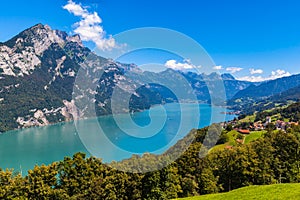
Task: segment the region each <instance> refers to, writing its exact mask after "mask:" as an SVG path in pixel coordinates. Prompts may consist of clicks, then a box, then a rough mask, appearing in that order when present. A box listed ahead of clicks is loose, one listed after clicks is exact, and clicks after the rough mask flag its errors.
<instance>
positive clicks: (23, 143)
mask: <svg viewBox="0 0 300 200" xmlns="http://www.w3.org/2000/svg"><path fill="white" fill-rule="evenodd" d="M195 111H197V112H195ZM226 111H227V110H226V109H225V108H221V107H211V106H210V105H206V104H177V103H173V104H166V105H164V106H155V107H153V108H151V109H150V110H146V111H143V112H139V113H134V114H131V115H130V116H129V118H128V115H125V114H120V115H117V116H114V117H113V116H111V115H110V116H103V117H99V118H97V119H87V120H81V121H78V122H77V123H74V122H68V123H60V124H55V125H50V126H46V127H35V128H28V129H21V130H16V131H10V132H7V133H4V134H1V135H0V167H1V168H3V169H5V168H14V169H15V170H16V171H20V170H22V172H23V173H26V171H27V170H28V169H31V168H33V167H34V165H36V164H37V165H41V164H49V163H51V162H53V161H58V160H62V159H63V158H64V157H65V156H72V155H73V154H74V153H76V152H84V153H86V154H87V155H88V156H89V155H93V156H96V157H101V158H102V159H103V161H104V162H110V161H112V160H122V159H125V158H129V157H131V155H132V154H142V153H144V152H151V153H155V154H160V153H163V152H164V151H166V150H167V149H168V148H170V147H171V146H172V145H174V144H175V143H176V142H177V141H178V140H179V139H182V138H183V137H184V136H185V135H186V134H187V133H189V131H190V130H191V129H193V128H202V127H205V126H208V125H210V124H211V123H216V122H222V121H225V120H226V121H227V120H232V119H233V118H234V117H235V116H234V115H225V114H222V113H223V112H226Z"/></svg>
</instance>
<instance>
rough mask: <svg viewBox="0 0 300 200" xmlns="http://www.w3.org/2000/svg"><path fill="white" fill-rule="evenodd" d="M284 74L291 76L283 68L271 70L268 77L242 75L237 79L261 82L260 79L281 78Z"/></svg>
mask: <svg viewBox="0 0 300 200" xmlns="http://www.w3.org/2000/svg"><path fill="white" fill-rule="evenodd" d="M286 76H291V73H289V72H287V71H285V70H282V69H278V70H276V71H272V73H271V75H270V76H268V77H262V76H244V77H240V78H238V80H241V81H250V82H262V81H269V80H274V79H278V78H282V77H286Z"/></svg>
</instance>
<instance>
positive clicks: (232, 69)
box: [226, 67, 243, 74]
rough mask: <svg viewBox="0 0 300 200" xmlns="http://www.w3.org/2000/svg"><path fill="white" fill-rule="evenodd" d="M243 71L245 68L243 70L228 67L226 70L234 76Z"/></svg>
mask: <svg viewBox="0 0 300 200" xmlns="http://www.w3.org/2000/svg"><path fill="white" fill-rule="evenodd" d="M242 70H243V68H241V67H227V68H226V71H229V72H230V73H232V74H234V73H236V72H239V71H242Z"/></svg>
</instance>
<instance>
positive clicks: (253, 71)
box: [249, 69, 264, 74]
mask: <svg viewBox="0 0 300 200" xmlns="http://www.w3.org/2000/svg"><path fill="white" fill-rule="evenodd" d="M249 71H250V74H262V73H264V71H263V70H262V69H249Z"/></svg>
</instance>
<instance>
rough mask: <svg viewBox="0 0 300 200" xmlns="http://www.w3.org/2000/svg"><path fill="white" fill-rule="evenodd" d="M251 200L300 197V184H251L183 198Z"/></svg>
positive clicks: (277, 199)
mask: <svg viewBox="0 0 300 200" xmlns="http://www.w3.org/2000/svg"><path fill="white" fill-rule="evenodd" d="M227 199H228V200H230V199H239V200H243V199H245V200H250V199H268V200H272V199H274V200H275V199H276V200H279V199H289V200H293V199H300V184H277V185H266V186H250V187H245V188H240V189H237V190H233V191H231V192H228V193H220V194H211V195H203V196H198V197H190V198H184V199H181V200H227Z"/></svg>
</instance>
